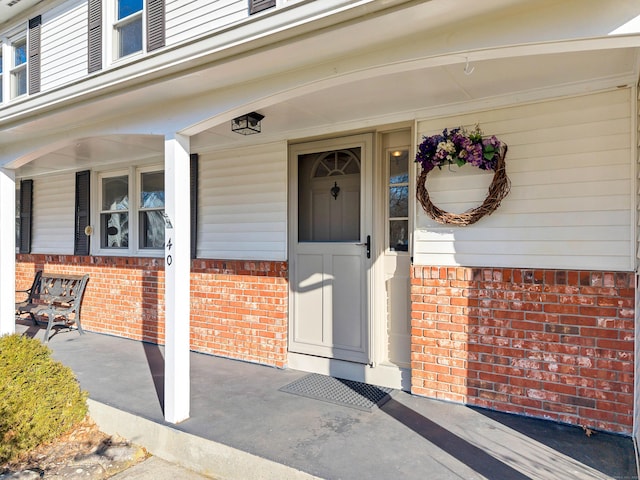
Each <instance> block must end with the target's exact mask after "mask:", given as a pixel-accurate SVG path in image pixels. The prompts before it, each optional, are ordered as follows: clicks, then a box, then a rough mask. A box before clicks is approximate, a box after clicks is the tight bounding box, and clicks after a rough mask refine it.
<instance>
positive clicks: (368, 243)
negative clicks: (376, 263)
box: [356, 235, 371, 258]
mask: <svg viewBox="0 0 640 480" xmlns="http://www.w3.org/2000/svg"><path fill="white" fill-rule="evenodd" d="M356 245H359V246H361V247H364V246H366V247H367V258H371V235H367V241H366V242H363V243H356Z"/></svg>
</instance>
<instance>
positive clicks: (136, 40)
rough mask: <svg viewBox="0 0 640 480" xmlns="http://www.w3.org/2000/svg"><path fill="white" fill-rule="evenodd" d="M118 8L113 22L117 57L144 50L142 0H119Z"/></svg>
mask: <svg viewBox="0 0 640 480" xmlns="http://www.w3.org/2000/svg"><path fill="white" fill-rule="evenodd" d="M116 9H117V12H116V21H115V23H114V24H113V33H114V43H115V56H116V58H122V57H126V56H127V55H131V54H132V53H136V52H140V51H142V28H143V25H142V14H143V3H142V0H118V1H117V3H116Z"/></svg>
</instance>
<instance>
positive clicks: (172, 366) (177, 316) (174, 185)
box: [164, 135, 191, 423]
mask: <svg viewBox="0 0 640 480" xmlns="http://www.w3.org/2000/svg"><path fill="white" fill-rule="evenodd" d="M189 175H190V168H189V139H188V138H186V137H183V136H181V135H173V136H166V137H165V149H164V185H165V206H164V208H165V214H166V216H165V247H164V253H165V293H164V298H165V300H164V301H165V358H164V418H165V420H166V421H167V422H170V423H178V422H181V421H183V420H186V419H187V418H189V402H190V396H191V395H190V364H189V332H190V321H189V316H190V290H191V289H190V272H191V249H190V236H191V231H190V222H191V215H190V195H189V189H190V181H189Z"/></svg>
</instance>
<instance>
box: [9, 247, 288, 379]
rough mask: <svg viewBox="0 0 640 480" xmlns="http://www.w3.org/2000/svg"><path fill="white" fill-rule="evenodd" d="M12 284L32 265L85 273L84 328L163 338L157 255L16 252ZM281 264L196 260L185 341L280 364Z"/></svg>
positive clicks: (283, 321)
mask: <svg viewBox="0 0 640 480" xmlns="http://www.w3.org/2000/svg"><path fill="white" fill-rule="evenodd" d="M16 261H17V263H16V288H18V289H21V288H28V287H29V286H30V285H31V282H32V281H33V275H34V273H35V272H36V271H37V270H44V271H45V272H53V273H66V274H85V273H88V274H89V276H90V279H89V283H88V284H87V289H86V291H85V296H84V300H83V302H82V326H83V327H84V328H86V329H87V330H90V331H93V332H100V333H108V334H111V335H116V336H121V337H127V338H131V339H134V340H142V341H146V342H152V343H159V344H163V343H164V333H165V332H164V296H163V295H164V263H163V259H158V258H138V257H91V256H74V255H18V256H17V259H16ZM287 273H288V272H287V264H286V263H285V262H247V261H217V260H195V261H193V264H192V271H191V348H192V349H193V350H196V351H200V352H205V353H211V354H215V355H220V356H225V357H230V358H236V359H241V360H247V361H252V362H257V363H262V364H266V365H273V366H277V367H284V366H285V364H286V345H287V335H286V327H287V295H288V285H287Z"/></svg>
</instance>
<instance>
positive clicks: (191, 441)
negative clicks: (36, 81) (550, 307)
mask: <svg viewBox="0 0 640 480" xmlns="http://www.w3.org/2000/svg"><path fill="white" fill-rule="evenodd" d="M18 331H19V332H24V333H25V334H27V335H30V336H36V337H37V338H42V334H43V331H42V329H39V328H37V327H31V326H24V325H18ZM49 345H50V347H51V348H52V350H53V352H54V357H55V358H57V359H58V360H60V361H62V362H63V363H65V364H66V365H68V366H70V367H71V368H72V369H73V370H74V371H75V373H76V375H77V376H78V379H79V381H80V383H81V385H82V387H83V388H84V389H85V390H87V391H88V392H89V395H90V398H91V400H90V411H91V415H92V416H93V418H94V419H95V420H96V422H97V423H98V425H100V427H101V428H102V429H103V430H104V431H105V432H106V433H109V434H115V433H117V434H119V435H121V436H123V437H125V438H127V439H129V440H130V441H132V442H134V443H137V444H139V445H142V446H144V447H146V448H147V449H148V450H149V451H150V452H151V453H152V454H153V455H154V456H156V457H159V458H161V459H164V460H166V461H168V462H170V463H171V464H173V465H177V466H182V467H185V468H187V469H189V470H192V471H195V472H198V473H201V474H203V475H206V476H209V477H212V478H219V479H243V480H244V479H285V478H292V479H309V478H314V477H318V478H325V479H399V478H402V479H419V480H424V479H427V478H428V479H429V480H452V479H464V480H473V479H490V480H524V479H553V480H558V479H593V480H595V479H599V480H601V479H617V480H631V479H635V478H638V477H637V470H636V466H635V454H634V448H633V442H632V440H631V439H630V438H628V437H622V436H618V435H610V434H605V433H596V434H595V435H592V436H590V437H588V436H586V435H585V433H584V432H583V431H582V429H580V428H577V427H569V426H565V425H559V424H556V423H552V422H548V421H543V420H536V419H529V418H524V417H520V416H513V415H507V414H498V413H495V412H490V411H487V410H482V409H473V408H469V407H465V406H462V405H456V404H451V403H445V402H440V401H433V400H428V399H425V398H420V397H415V396H412V395H409V394H408V393H405V392H400V391H397V392H394V393H393V395H392V398H391V400H389V401H388V402H387V403H385V404H384V405H383V406H382V407H381V408H375V409H374V410H373V411H362V410H357V409H354V408H350V407H344V406H339V405H335V404H332V403H328V402H325V401H320V400H315V399H310V398H305V397H301V396H298V395H293V394H290V393H285V392H282V391H279V389H280V388H281V387H283V386H285V385H288V384H289V383H291V382H293V381H294V380H297V379H299V378H301V377H303V376H305V375H306V373H305V372H299V371H293V370H278V369H275V368H270V367H264V366H259V365H254V364H249V363H244V362H239V361H234V360H228V359H223V358H218V357H213V356H208V355H203V354H197V353H192V354H191V372H192V381H191V398H192V403H191V417H190V418H189V419H188V420H186V421H184V422H182V423H181V424H179V425H168V424H166V423H165V422H164V420H163V415H162V401H161V399H162V389H163V351H162V348H161V347H158V346H156V345H150V344H144V343H140V342H135V341H132V340H125V339H120V338H116V337H110V336H106V335H98V334H91V333H88V334H86V335H83V336H80V335H79V334H78V332H76V331H66V330H61V331H60V332H59V333H57V334H56V335H55V336H54V337H53V338H52V339H51V340H50V342H49ZM126 473H127V472H125V474H126ZM133 473H134V472H131V474H133ZM122 478H128V477H126V476H124V477H122ZM131 478H138V477H131ZM140 478H142V477H140Z"/></svg>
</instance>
